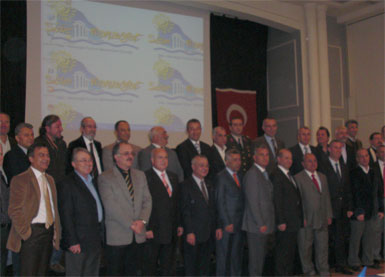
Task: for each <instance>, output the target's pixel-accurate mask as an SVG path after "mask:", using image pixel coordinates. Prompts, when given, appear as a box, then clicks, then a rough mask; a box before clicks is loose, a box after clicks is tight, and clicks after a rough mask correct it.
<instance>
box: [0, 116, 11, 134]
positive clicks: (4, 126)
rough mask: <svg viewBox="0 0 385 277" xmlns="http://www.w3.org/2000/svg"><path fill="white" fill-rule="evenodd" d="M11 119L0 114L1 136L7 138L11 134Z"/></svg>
mask: <svg viewBox="0 0 385 277" xmlns="http://www.w3.org/2000/svg"><path fill="white" fill-rule="evenodd" d="M9 124H10V123H9V117H8V116H7V115H5V114H0V136H5V135H7V134H8V133H9Z"/></svg>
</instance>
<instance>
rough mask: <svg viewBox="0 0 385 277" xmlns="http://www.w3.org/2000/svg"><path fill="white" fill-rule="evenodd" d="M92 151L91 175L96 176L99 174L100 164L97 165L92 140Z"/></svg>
mask: <svg viewBox="0 0 385 277" xmlns="http://www.w3.org/2000/svg"><path fill="white" fill-rule="evenodd" d="M90 153H91V156H92V162H93V167H92V171H91V175H92V177H94V178H95V177H97V176H98V166H97V165H96V160H95V154H94V144H93V142H92V141H91V142H90Z"/></svg>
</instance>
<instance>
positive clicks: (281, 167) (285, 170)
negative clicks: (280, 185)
mask: <svg viewBox="0 0 385 277" xmlns="http://www.w3.org/2000/svg"><path fill="white" fill-rule="evenodd" d="M278 168H279V169H281V170H282V172H283V173H285V174H286V175H289V172H290V171H289V169H286V168H284V167H283V166H282V165H280V164H279V165H278Z"/></svg>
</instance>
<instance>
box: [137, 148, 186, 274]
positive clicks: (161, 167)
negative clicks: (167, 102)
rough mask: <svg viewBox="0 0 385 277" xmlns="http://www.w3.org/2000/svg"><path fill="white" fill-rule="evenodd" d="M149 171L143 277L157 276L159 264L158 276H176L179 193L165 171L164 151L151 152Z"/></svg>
mask: <svg viewBox="0 0 385 277" xmlns="http://www.w3.org/2000/svg"><path fill="white" fill-rule="evenodd" d="M151 162H152V168H150V169H148V170H147V171H146V172H145V174H146V178H147V183H148V188H149V190H150V193H151V197H152V211H151V216H150V220H149V222H148V225H147V228H146V239H147V242H146V250H145V252H146V253H145V257H146V260H147V263H146V264H145V267H144V268H143V273H144V275H146V276H155V275H157V274H156V273H157V264H158V260H159V265H160V275H162V276H173V275H175V270H176V265H175V256H176V243H177V237H178V236H181V235H182V234H183V228H182V227H181V222H180V209H179V204H180V203H179V200H180V195H179V194H180V190H179V184H178V177H177V176H176V174H175V173H173V172H171V171H168V170H166V169H167V167H168V155H167V151H166V150H165V149H162V148H154V149H153V150H152V152H151Z"/></svg>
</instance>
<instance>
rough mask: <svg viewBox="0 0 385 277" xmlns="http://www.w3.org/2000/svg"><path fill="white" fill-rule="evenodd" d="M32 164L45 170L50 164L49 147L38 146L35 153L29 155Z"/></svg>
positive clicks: (40, 169) (38, 168)
mask: <svg viewBox="0 0 385 277" xmlns="http://www.w3.org/2000/svg"><path fill="white" fill-rule="evenodd" d="M29 161H30V162H31V165H32V166H33V167H34V168H36V169H37V170H39V171H41V172H45V171H46V170H47V168H48V166H49V162H50V157H49V152H48V148H47V147H37V148H35V150H34V151H33V155H32V156H31V157H29Z"/></svg>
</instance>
